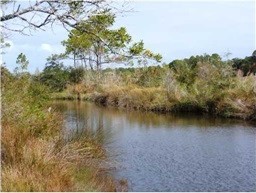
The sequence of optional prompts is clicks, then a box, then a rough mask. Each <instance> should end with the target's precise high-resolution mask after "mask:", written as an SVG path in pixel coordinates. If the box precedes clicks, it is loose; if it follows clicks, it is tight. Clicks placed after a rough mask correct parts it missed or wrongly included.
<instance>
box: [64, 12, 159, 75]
mask: <svg viewBox="0 0 256 193" xmlns="http://www.w3.org/2000/svg"><path fill="white" fill-rule="evenodd" d="M114 22H115V14H113V13H112V12H111V11H110V10H107V11H106V10H105V11H101V12H98V14H97V15H93V16H92V17H90V18H89V19H87V20H85V21H82V22H81V23H80V24H79V25H78V27H77V28H76V29H73V30H72V31H71V32H70V34H69V37H68V39H67V40H65V41H63V42H62V43H63V45H64V46H66V53H65V54H66V55H72V56H73V59H74V64H75V65H76V64H77V62H78V61H80V63H82V65H85V66H86V67H87V65H89V67H90V68H91V69H95V70H99V69H100V68H101V66H102V64H105V63H120V62H122V63H132V62H134V61H137V62H138V63H144V64H146V63H147V62H148V61H149V60H152V61H155V62H160V61H161V58H162V57H161V55H160V54H154V53H153V52H151V51H150V50H147V49H145V48H144V43H143V42H142V41H140V42H137V43H133V44H132V45H131V42H132V37H131V36H130V35H129V34H128V32H127V31H126V28H125V27H120V28H118V29H113V28H112V27H113V24H114Z"/></svg>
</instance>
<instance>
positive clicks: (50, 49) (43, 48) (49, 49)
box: [40, 44, 53, 52]
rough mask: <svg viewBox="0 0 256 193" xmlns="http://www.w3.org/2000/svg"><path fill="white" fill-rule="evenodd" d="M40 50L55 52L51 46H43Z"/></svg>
mask: <svg viewBox="0 0 256 193" xmlns="http://www.w3.org/2000/svg"><path fill="white" fill-rule="evenodd" d="M40 48H41V49H42V50H45V51H47V52H53V48H52V46H51V45H50V44H41V46H40Z"/></svg>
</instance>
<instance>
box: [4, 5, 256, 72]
mask: <svg viewBox="0 0 256 193" xmlns="http://www.w3.org/2000/svg"><path fill="white" fill-rule="evenodd" d="M129 7H132V8H133V9H134V12H131V13H127V14H126V16H125V17H118V18H117V19H116V24H115V26H116V27H121V26H124V27H126V28H127V31H128V32H129V33H130V35H132V37H133V39H134V40H135V41H138V40H143V41H144V43H145V47H147V48H149V49H151V50H152V51H153V52H156V53H160V54H162V56H163V62H166V63H169V62H170V61H172V60H174V59H181V58H186V57H190V56H191V55H199V54H204V53H209V54H212V53H218V54H220V55H221V56H224V54H225V53H227V52H231V53H232V55H231V56H230V57H231V58H233V57H245V56H248V55H251V54H252V52H253V50H254V49H255V44H256V43H255V1H195V2H193V1H133V2H130V4H129ZM67 35H68V33H67V31H66V30H65V29H63V28H61V27H60V26H55V27H54V31H52V30H51V28H49V30H47V31H44V32H43V31H41V32H35V33H34V34H33V36H22V35H19V34H12V36H10V37H9V40H8V41H9V42H10V43H11V45H12V46H11V47H10V48H9V49H8V50H7V53H6V54H4V55H3V56H2V60H3V61H4V62H5V63H6V66H7V67H8V68H9V69H11V70H12V69H14V67H15V66H16V64H15V61H16V58H17V56H18V54H19V53H21V52H22V53H24V54H26V56H27V58H28V59H29V62H30V65H29V71H31V72H34V71H35V70H36V68H38V69H39V70H42V69H43V68H44V66H45V62H46V58H47V57H48V56H50V55H51V54H54V53H61V52H63V51H64V48H63V47H62V46H61V43H60V42H61V41H62V40H64V39H66V38H67ZM106 67H107V66H106Z"/></svg>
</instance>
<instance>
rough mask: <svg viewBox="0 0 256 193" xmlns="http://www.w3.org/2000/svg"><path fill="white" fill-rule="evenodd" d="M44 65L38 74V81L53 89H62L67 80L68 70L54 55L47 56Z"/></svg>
mask: <svg viewBox="0 0 256 193" xmlns="http://www.w3.org/2000/svg"><path fill="white" fill-rule="evenodd" d="M47 60H48V62H47V64H46V67H45V68H44V70H43V72H42V74H41V75H40V81H41V82H42V83H43V84H45V85H47V86H49V87H50V88H51V89H52V90H53V91H62V90H64V89H65V88H66V84H67V83H68V80H69V72H68V70H67V68H65V67H64V65H63V63H61V62H59V59H58V57H57V56H56V55H53V56H51V57H49V58H48V59H47Z"/></svg>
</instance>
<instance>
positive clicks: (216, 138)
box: [55, 101, 256, 191]
mask: <svg viewBox="0 0 256 193" xmlns="http://www.w3.org/2000/svg"><path fill="white" fill-rule="evenodd" d="M55 107H56V108H57V109H59V110H61V111H62V112H63V113H64V117H65V128H66V130H65V132H66V135H67V136H68V135H69V133H70V132H72V131H74V130H80V131H83V130H84V128H86V127H89V128H91V129H92V130H93V131H101V133H104V135H103V137H104V142H105V145H106V147H107V149H108V150H109V152H110V153H109V155H110V157H111V159H113V160H115V161H116V162H117V164H116V166H117V167H116V170H114V175H115V177H116V178H118V179H122V178H124V179H127V181H128V185H129V191H256V126H255V125H252V124H249V123H245V122H243V121H235V120H223V119H210V118H206V117H202V116H192V115H170V114H169V115H159V114H155V113H146V112H136V111H124V110H118V109H115V108H104V107H99V106H96V105H94V104H92V103H85V102H75V101H73V102H66V101H65V102H56V103H55Z"/></svg>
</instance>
